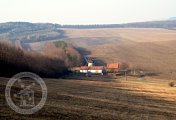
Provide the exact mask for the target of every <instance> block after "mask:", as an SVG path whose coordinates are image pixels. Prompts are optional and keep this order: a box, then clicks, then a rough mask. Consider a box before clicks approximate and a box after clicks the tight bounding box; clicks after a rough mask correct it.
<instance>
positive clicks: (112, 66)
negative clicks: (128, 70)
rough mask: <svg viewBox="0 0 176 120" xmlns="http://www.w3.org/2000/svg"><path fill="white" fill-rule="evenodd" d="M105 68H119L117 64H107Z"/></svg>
mask: <svg viewBox="0 0 176 120" xmlns="http://www.w3.org/2000/svg"><path fill="white" fill-rule="evenodd" d="M107 68H109V69H117V68H119V64H118V63H111V64H107Z"/></svg>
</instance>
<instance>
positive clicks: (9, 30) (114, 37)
mask: <svg viewBox="0 0 176 120" xmlns="http://www.w3.org/2000/svg"><path fill="white" fill-rule="evenodd" d="M108 27H110V28H108ZM124 27H125V28H124ZM175 27H176V21H175V20H169V21H155V22H143V23H130V24H116V25H86V26H85V25H77V26H76V25H74V26H71V25H70V26H68V25H59V24H49V23H47V24H41V23H35V24H33V23H26V22H22V23H21V22H17V23H13V22H11V23H2V24H0V41H8V42H10V43H12V44H15V45H16V46H20V47H21V48H23V49H27V50H35V51H36V50H37V51H43V50H44V49H45V46H46V43H48V42H54V41H65V42H67V43H71V44H73V45H74V47H76V48H77V49H78V50H79V51H80V53H81V54H83V55H87V56H90V57H94V58H96V59H97V61H99V62H98V63H99V64H105V63H111V62H127V63H128V64H129V65H130V66H131V67H132V68H139V69H142V70H146V71H152V72H156V73H157V74H158V75H159V76H160V77H164V78H170V73H171V72H176V60H175V59H176V53H175V51H176V48H175V45H176V31H175V30H174V28H175ZM78 28H80V29H78ZM81 28H82V29H81ZM86 28H89V29H86ZM90 28H91V29H90ZM95 28H99V29H95ZM50 49H52V48H50ZM174 77H175V78H176V73H174Z"/></svg>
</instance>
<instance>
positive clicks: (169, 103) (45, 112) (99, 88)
mask: <svg viewBox="0 0 176 120" xmlns="http://www.w3.org/2000/svg"><path fill="white" fill-rule="evenodd" d="M90 79H91V78H90ZM0 80H1V83H0V90H1V92H2V93H4V89H5V84H6V82H7V80H8V79H6V78H0ZM45 82H46V85H47V87H48V98H47V102H46V104H45V106H44V108H43V109H42V110H40V111H39V112H37V113H35V114H33V115H27V116H22V115H19V114H17V113H15V112H14V111H12V110H11V109H10V108H9V107H8V106H7V104H6V102H5V98H4V94H1V96H0V98H1V99H0V106H1V108H3V109H1V110H0V118H1V119H3V118H4V119H5V118H6V119H65V120H66V119H69V120H72V119H73V120H80V119H87V120H91V119H102V120H103V119H110V120H112V119H119V120H129V119H133V120H141V119H142V120H168V119H169V120H174V118H175V117H176V113H175V111H176V97H175V94H174V93H175V92H176V89H174V88H170V87H169V86H168V83H167V82H166V81H165V80H159V79H157V80H152V79H151V78H147V79H146V80H143V81H139V80H136V79H133V78H130V80H128V81H124V78H121V79H117V80H115V81H111V82H110V81H109V80H105V81H104V80H101V78H100V79H99V80H96V81H94V80H55V79H45ZM158 82H159V83H158Z"/></svg>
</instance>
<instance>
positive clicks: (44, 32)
mask: <svg viewBox="0 0 176 120" xmlns="http://www.w3.org/2000/svg"><path fill="white" fill-rule="evenodd" d="M129 27H130V28H165V29H175V28H176V20H168V21H154V22H138V23H129V24H107V25H106V24H105V25H60V24H51V23H28V22H7V23H1V24H0V41H8V42H11V43H14V44H19V43H21V44H24V43H32V42H40V41H50V40H58V39H62V38H66V37H67V36H66V35H65V32H64V30H62V29H63V28H76V29H94V28H129Z"/></svg>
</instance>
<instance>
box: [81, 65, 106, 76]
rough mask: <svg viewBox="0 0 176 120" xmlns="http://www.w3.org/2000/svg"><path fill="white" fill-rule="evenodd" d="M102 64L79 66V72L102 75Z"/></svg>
mask: <svg viewBox="0 0 176 120" xmlns="http://www.w3.org/2000/svg"><path fill="white" fill-rule="evenodd" d="M103 68H104V67H103V66H81V67H80V73H92V74H101V75H103Z"/></svg>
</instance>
